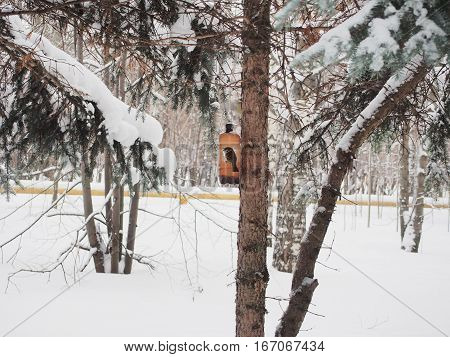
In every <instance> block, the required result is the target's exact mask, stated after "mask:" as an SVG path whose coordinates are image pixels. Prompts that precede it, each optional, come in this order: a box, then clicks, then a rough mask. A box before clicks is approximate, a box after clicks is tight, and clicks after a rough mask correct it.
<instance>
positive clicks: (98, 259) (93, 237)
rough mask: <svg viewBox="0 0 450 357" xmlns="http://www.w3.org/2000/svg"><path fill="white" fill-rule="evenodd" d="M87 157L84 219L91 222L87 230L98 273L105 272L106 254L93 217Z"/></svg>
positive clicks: (83, 163)
mask: <svg viewBox="0 0 450 357" xmlns="http://www.w3.org/2000/svg"><path fill="white" fill-rule="evenodd" d="M86 160H87V155H86V154H84V155H83V158H82V161H81V185H82V187H83V207H84V218H85V219H86V220H88V219H89V221H88V222H87V223H86V230H87V235H88V239H89V245H90V246H91V250H92V251H93V257H94V265H95V271H96V272H97V273H104V272H105V262H104V254H103V251H102V249H101V248H102V247H101V244H100V241H99V240H98V238H97V230H96V228H95V222H94V217H91V215H92V212H93V208H92V193H91V175H90V173H89V169H88V168H87V166H86Z"/></svg>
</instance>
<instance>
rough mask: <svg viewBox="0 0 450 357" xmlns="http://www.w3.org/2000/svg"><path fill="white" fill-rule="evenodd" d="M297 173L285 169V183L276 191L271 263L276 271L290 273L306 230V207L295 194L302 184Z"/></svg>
mask: <svg viewBox="0 0 450 357" xmlns="http://www.w3.org/2000/svg"><path fill="white" fill-rule="evenodd" d="M301 181H302V180H301V178H300V177H299V173H297V172H295V171H294V170H292V169H290V170H288V171H287V179H286V180H285V185H284V186H283V188H282V189H281V190H279V193H278V208H277V234H276V239H275V244H274V249H273V262H272V265H273V267H274V268H275V269H277V270H278V271H282V272H286V273H292V272H293V271H294V268H295V263H296V261H297V256H298V252H299V249H300V242H301V239H302V237H303V234H304V233H305V231H306V207H305V204H304V201H303V200H301V199H299V198H298V197H296V196H297V194H298V192H299V189H300V188H301V186H302V183H301Z"/></svg>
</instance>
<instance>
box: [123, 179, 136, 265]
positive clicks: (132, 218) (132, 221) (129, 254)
mask: <svg viewBox="0 0 450 357" xmlns="http://www.w3.org/2000/svg"><path fill="white" fill-rule="evenodd" d="M139 190H140V185H139V184H138V183H137V184H136V185H134V187H133V191H134V194H133V197H132V198H131V205H130V215H129V219H128V233H127V251H126V252H125V268H124V271H123V272H124V274H130V273H131V267H132V265H133V254H134V242H135V240H136V227H137V218H138V212H139V195H140V192H139Z"/></svg>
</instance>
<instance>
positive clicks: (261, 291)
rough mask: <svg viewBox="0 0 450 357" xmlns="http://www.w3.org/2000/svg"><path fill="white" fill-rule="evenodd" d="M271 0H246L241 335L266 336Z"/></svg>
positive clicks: (239, 267) (238, 280) (238, 309)
mask: <svg viewBox="0 0 450 357" xmlns="http://www.w3.org/2000/svg"><path fill="white" fill-rule="evenodd" d="M270 4H271V1H264V2H261V1H259V0H258V1H257V0H244V18H245V19H244V30H243V32H242V44H243V46H244V54H243V62H242V119H241V129H242V139H241V143H242V144H241V145H242V151H241V173H240V174H241V177H240V185H239V189H240V195H241V200H240V210H239V233H238V262H237V272H236V335H237V336H250V337H252V336H264V315H265V313H266V309H265V297H266V286H267V282H268V280H269V274H268V272H267V265H266V252H267V247H266V236H267V188H268V176H269V168H268V166H269V164H268V161H269V160H268V145H267V128H268V112H269V55H270V28H271V27H270Z"/></svg>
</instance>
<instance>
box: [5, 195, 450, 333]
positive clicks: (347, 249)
mask: <svg viewBox="0 0 450 357" xmlns="http://www.w3.org/2000/svg"><path fill="white" fill-rule="evenodd" d="M30 197H31V196H30V195H25V194H20V195H17V196H15V197H14V198H13V200H12V201H11V202H6V200H5V198H4V197H0V211H2V212H4V214H2V217H3V216H4V215H6V214H8V213H10V212H11V211H12V210H13V209H15V208H16V207H18V206H19V205H20V204H22V203H23V202H25V200H27V199H29V198H30ZM391 200H395V197H393V198H391ZM103 201H104V198H103V197H101V196H95V197H94V210H96V209H98V208H99V207H100V206H101V205H102V204H103ZM386 201H387V200H386ZM141 202H142V208H144V209H146V210H148V211H151V212H154V213H156V214H158V215H160V216H167V217H168V218H167V219H164V218H161V217H159V216H154V215H150V214H147V213H145V212H140V213H139V224H138V227H137V230H138V231H137V232H138V237H137V239H136V248H137V253H139V254H141V255H144V256H149V257H150V258H149V260H150V262H151V263H152V264H153V265H154V266H155V270H152V271H150V270H149V269H148V267H146V266H144V265H140V264H138V263H136V262H134V265H133V269H134V270H133V272H132V274H131V275H127V276H126V275H122V274H120V275H113V274H95V273H93V272H92V268H93V263H92V262H91V263H90V265H89V266H88V267H86V269H85V270H84V272H83V273H78V274H76V276H74V275H73V274H74V269H73V264H74V262H75V265H76V266H81V265H82V264H83V263H84V259H82V258H86V257H87V256H88V254H89V252H84V251H81V252H80V258H79V259H76V260H74V259H73V258H70V259H72V260H71V261H70V263H69V260H68V261H67V266H66V274H67V283H66V282H65V280H64V277H63V274H62V272H61V270H56V271H55V272H54V273H52V274H51V275H49V274H30V273H22V274H19V275H16V276H15V277H13V278H12V280H11V283H10V284H9V287H8V289H7V291H6V293H5V288H6V285H7V277H8V275H9V274H10V273H11V272H13V271H15V270H17V269H20V268H21V267H24V266H25V267H31V268H36V267H41V266H46V265H47V264H50V262H53V261H54V260H55V257H56V256H57V255H58V253H59V252H60V251H61V249H62V248H64V247H65V246H67V244H68V243H69V242H71V241H72V240H73V238H74V237H73V235H71V236H70V235H69V236H65V234H66V233H67V232H69V231H71V230H73V229H74V228H78V227H79V226H80V224H81V223H82V221H83V217H71V216H54V217H45V218H44V220H43V221H42V222H39V223H37V224H36V225H35V226H34V227H33V228H32V230H31V231H30V232H27V233H26V234H24V235H23V237H22V240H21V247H22V248H21V249H20V251H18V253H17V255H16V256H15V258H14V259H12V260H11V261H9V262H8V259H9V258H10V257H11V256H12V255H14V253H15V251H16V249H17V247H18V241H17V242H15V243H14V244H12V245H9V246H7V247H5V248H4V249H3V261H2V262H1V263H2V264H0V315H1V316H2V318H1V319H0V334H2V335H3V334H5V333H7V332H8V331H9V330H11V329H12V328H13V327H14V326H16V325H17V324H18V323H19V322H21V321H23V320H24V319H25V318H27V317H28V316H29V315H30V314H32V313H33V312H35V311H36V310H37V309H38V308H40V307H41V306H42V305H44V304H45V303H47V302H48V301H49V300H50V299H52V298H54V297H55V296H57V295H59V297H58V298H56V299H55V300H54V301H53V302H51V303H50V304H49V305H47V306H46V307H45V308H43V309H42V310H40V311H39V312H38V313H36V314H35V315H34V316H33V317H31V318H30V319H29V320H28V321H26V322H25V323H23V324H22V325H20V326H19V327H18V328H17V329H15V330H14V331H13V332H12V333H11V335H12V336H233V334H234V300H235V296H234V294H235V285H234V274H235V271H234V269H235V268H236V258H237V251H236V235H235V234H231V233H230V232H227V231H224V230H223V229H222V228H221V227H219V226H218V225H221V226H223V227H226V228H228V229H230V230H232V231H237V228H238V221H237V220H238V210H239V203H238V201H219V200H216V201H212V200H208V201H204V202H202V201H200V200H189V202H188V204H186V205H182V206H178V200H172V199H159V198H142V201H141ZM50 203H51V195H44V196H40V197H36V199H35V200H33V201H32V205H31V206H27V207H24V208H21V209H20V210H19V211H18V212H16V213H14V214H13V215H12V216H10V217H8V219H5V220H0V242H3V241H5V240H6V239H7V238H9V237H11V236H12V235H14V234H15V233H17V232H18V231H20V230H22V229H23V228H24V227H25V226H26V225H27V224H29V223H31V222H32V221H33V220H34V218H35V217H36V216H37V215H39V214H40V213H41V212H42V211H43V210H44V209H45V208H46V207H48V206H49V205H50ZM65 204H66V205H67V208H66V210H69V209H70V210H71V211H73V210H77V211H79V212H81V211H82V199H81V196H68V197H67V198H66V203H65ZM128 204H129V198H128V197H127V198H126V199H125V207H127V205H128ZM59 210H60V209H57V210H53V213H58V212H59ZM195 210H198V211H201V212H202V214H203V215H204V216H203V215H202V214H200V213H199V212H197V213H195ZM313 211H314V207H313V206H310V207H309V208H308V211H307V219H308V221H310V219H311V216H312V213H313ZM358 211H359V210H358ZM350 212H351V213H350ZM345 214H346V220H344V215H345ZM366 214H367V208H363V210H362V216H359V215H358V216H357V217H356V216H355V215H354V212H353V210H348V209H347V210H345V206H338V207H337V209H336V214H335V216H334V217H333V221H332V222H331V224H330V229H329V232H328V234H327V237H326V240H325V247H327V246H330V245H331V244H333V250H330V249H323V250H322V252H321V254H320V256H319V261H320V263H322V264H324V265H320V264H319V265H318V266H317V268H316V272H315V277H314V278H315V279H318V282H319V286H318V287H317V289H316V290H315V294H314V297H313V301H312V302H313V304H314V305H312V306H311V308H310V310H311V311H312V312H314V313H318V314H321V315H324V316H325V317H320V316H316V315H312V314H308V315H307V318H306V321H305V323H304V325H303V327H302V329H303V330H304V331H302V332H300V336H439V335H440V333H439V332H438V331H437V330H435V329H434V328H432V327H431V326H430V325H429V324H427V323H426V322H425V321H423V320H422V319H421V318H419V317H418V316H417V315H415V314H414V313H412V312H411V311H410V310H409V309H408V308H406V307H405V306H403V305H402V304H400V303H399V302H398V301H396V300H395V299H394V298H393V297H392V296H390V295H389V294H388V293H386V292H385V291H384V290H382V289H381V288H380V287H378V286H377V285H376V284H374V283H373V282H372V281H370V280H368V279H367V278H366V277H365V276H364V275H363V274H362V273H361V272H360V271H358V270H356V269H355V267H357V268H358V269H359V270H361V271H362V272H364V273H365V274H367V275H368V276H370V277H371V278H372V279H374V280H375V281H376V282H378V283H379V284H381V285H382V286H383V287H384V288H385V289H387V290H388V291H389V292H391V293H392V294H394V295H395V296H396V297H398V298H399V299H400V300H401V301H403V302H404V303H406V304H407V305H408V306H410V307H411V308H412V309H414V310H415V311H417V312H418V313H420V314H421V315H422V316H424V317H425V318H426V319H427V320H429V321H431V322H432V323H433V324H434V325H436V326H438V327H439V328H440V329H442V330H443V331H444V332H446V333H447V334H449V333H450V307H449V304H448V301H449V300H450V285H449V284H448V283H447V282H448V281H449V279H450V260H449V259H448V256H449V254H450V239H449V233H448V232H447V219H448V218H447V214H448V212H447V210H446V209H433V210H432V209H425V221H424V228H423V239H422V242H421V247H420V250H419V253H418V254H410V253H406V252H404V251H402V250H401V249H400V238H399V233H398V232H396V227H395V222H396V217H395V208H394V207H383V218H382V219H377V218H374V217H372V218H373V220H372V227H371V228H370V229H367V228H366V217H367V216H366ZM127 219H128V218H127V216H125V225H124V226H125V227H127V224H126V221H127ZM175 221H176V222H180V223H181V227H182V229H180V228H179V227H178V225H177V224H176V223H175ZM214 222H216V223H214ZM345 222H347V223H346V225H345ZM332 242H333V243H332ZM272 253H273V251H272V248H269V253H268V263H269V264H271V256H272ZM74 256H76V255H75V254H74ZM185 258H186V260H185ZM348 262H350V263H351V264H349V263H348ZM330 268H332V269H330ZM269 273H270V281H269V285H268V291H267V296H269V297H281V298H287V297H288V296H289V293H290V286H291V275H290V274H287V273H280V272H277V271H275V270H274V269H273V268H271V267H269ZM306 283H307V282H306ZM69 286H70V288H68V287H69ZM285 307H286V303H285V302H284V301H277V300H272V299H268V300H267V310H268V314H267V315H266V332H267V335H268V336H273V335H274V332H275V328H276V326H277V324H278V320H279V318H280V317H281V314H282V308H285ZM117 311H119V312H120V311H122V313H119V314H117V313H114V312H117Z"/></svg>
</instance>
